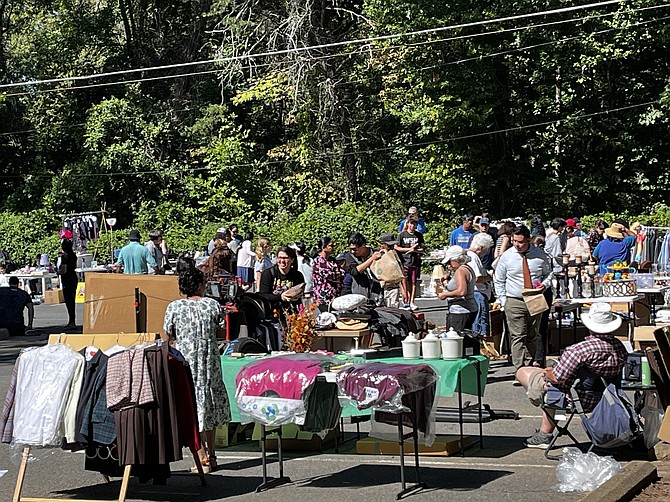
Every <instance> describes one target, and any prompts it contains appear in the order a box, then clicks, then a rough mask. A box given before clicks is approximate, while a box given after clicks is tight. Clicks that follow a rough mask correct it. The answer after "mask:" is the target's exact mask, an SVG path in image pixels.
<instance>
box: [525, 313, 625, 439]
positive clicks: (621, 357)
mask: <svg viewBox="0 0 670 502" xmlns="http://www.w3.org/2000/svg"><path fill="white" fill-rule="evenodd" d="M581 319H582V322H583V323H584V326H586V328H587V329H588V330H589V332H590V335H588V336H587V337H586V338H585V339H584V340H583V341H581V342H579V343H576V344H574V345H570V346H569V347H568V348H566V349H565V350H564V351H563V354H562V355H561V358H560V359H559V361H558V363H557V364H556V365H555V366H553V367H548V368H544V369H543V368H535V367H532V366H523V367H521V368H519V369H518V370H517V372H516V378H517V380H518V381H519V382H520V383H521V385H522V386H523V387H524V389H526V394H527V395H528V399H529V400H530V402H531V403H532V404H533V405H534V406H540V405H541V404H542V402H543V401H544V398H545V395H546V393H547V390H548V389H549V388H550V387H554V388H556V389H558V390H559V391H561V392H563V393H564V394H566V397H567V398H568V399H570V390H571V389H572V387H573V384H574V383H575V381H576V380H577V379H579V380H580V384H579V385H578V386H576V388H575V390H576V391H577V394H578V396H579V400H580V401H581V403H582V406H583V408H584V411H585V412H586V413H590V412H591V411H593V409H594V408H595V407H596V405H597V404H598V402H599V401H600V399H601V398H602V394H603V390H604V388H603V385H602V380H604V381H605V382H607V383H613V382H615V381H617V380H619V379H620V378H621V370H622V369H623V367H624V366H625V365H626V360H627V359H628V352H627V351H626V348H625V347H624V345H623V343H621V341H620V340H619V339H617V338H615V337H614V332H615V331H616V330H617V329H618V328H619V326H621V322H622V321H621V317H619V316H617V315H616V314H614V313H613V312H612V310H611V307H610V305H609V304H607V303H594V304H592V305H591V308H590V310H589V313H588V314H582V316H581ZM544 412H545V414H546V413H550V412H551V410H544ZM545 414H543V415H542V423H541V425H540V429H539V430H538V431H537V432H536V433H535V434H533V435H532V436H531V437H529V438H528V439H526V441H525V444H526V446H527V447H528V448H542V449H546V448H547V446H548V445H549V443H550V442H551V439H552V437H553V433H554V428H555V427H554V424H553V423H552V422H551V421H550V420H549V419H548V418H547V416H546V415H545Z"/></svg>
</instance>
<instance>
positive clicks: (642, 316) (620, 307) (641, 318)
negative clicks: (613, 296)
mask: <svg viewBox="0 0 670 502" xmlns="http://www.w3.org/2000/svg"><path fill="white" fill-rule="evenodd" d="M611 305H612V312H621V313H623V314H628V304H627V303H624V302H615V303H612V304H611ZM633 307H634V308H633V311H634V312H635V318H636V319H637V325H638V326H646V325H648V324H649V316H650V311H649V306H648V305H646V304H644V303H642V302H635V303H634V304H633Z"/></svg>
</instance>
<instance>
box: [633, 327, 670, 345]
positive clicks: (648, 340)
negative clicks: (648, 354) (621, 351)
mask: <svg viewBox="0 0 670 502" xmlns="http://www.w3.org/2000/svg"><path fill="white" fill-rule="evenodd" d="M665 326H670V325H669V324H661V323H659V324H657V325H656V326H636V327H635V329H634V330H633V341H634V345H635V350H645V349H646V348H647V347H651V348H654V347H656V339H655V338H654V331H656V330H657V329H660V328H663V327H665Z"/></svg>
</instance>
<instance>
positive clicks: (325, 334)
mask: <svg viewBox="0 0 670 502" xmlns="http://www.w3.org/2000/svg"><path fill="white" fill-rule="evenodd" d="M317 333H318V334H319V337H320V338H322V339H323V342H324V345H325V347H324V348H325V349H326V350H329V351H331V352H335V340H337V339H345V340H353V342H354V349H356V350H358V349H359V348H360V346H361V345H362V344H363V345H364V344H365V343H366V341H367V345H368V346H370V344H371V342H372V331H370V330H369V329H362V330H344V329H329V330H326V331H317ZM315 343H317V344H318V341H316V342H315ZM315 348H318V345H317V346H316V347H315Z"/></svg>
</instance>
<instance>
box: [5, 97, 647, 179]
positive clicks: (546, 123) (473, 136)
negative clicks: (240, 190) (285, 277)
mask: <svg viewBox="0 0 670 502" xmlns="http://www.w3.org/2000/svg"><path fill="white" fill-rule="evenodd" d="M657 103H659V100H655V101H647V102H645V103H638V104H633V105H627V106H621V107H618V108H610V109H608V110H601V111H598V112H592V113H585V114H582V115H577V116H574V117H564V118H559V119H554V120H547V121H544V122H537V123H535V124H526V125H520V126H514V127H508V128H505V129H497V130H494V131H485V132H480V133H473V134H464V135H461V136H453V137H451V138H444V139H441V140H433V141H424V142H420V143H405V144H400V145H392V146H388V147H383V148H374V149H369V150H359V151H354V152H351V153H337V154H336V153H331V154H322V155H318V156H315V157H314V159H312V160H313V161H322V160H328V159H330V158H342V157H345V156H351V155H369V154H374V153H380V152H389V151H393V150H397V149H398V148H421V147H424V146H430V145H441V144H444V143H449V142H453V141H460V140H466V139H476V138H483V137H486V136H493V135H496V134H505V133H509V132H517V131H522V130H526V129H536V128H539V127H545V126H549V125H554V124H558V123H561V122H571V121H575V120H582V119H587V118H592V117H597V116H600V115H609V114H611V113H616V112H620V111H624V110H632V109H635V108H640V107H644V106H650V105H653V104H657ZM287 162H288V161H286V160H271V161H267V162H262V161H257V162H248V163H242V164H230V165H226V166H224V167H226V168H229V169H238V168H243V167H253V166H256V165H258V164H259V163H262V164H263V165H264V166H269V165H280V164H286V163H287ZM210 169H211V167H193V168H188V169H184V170H182V171H181V172H182V173H183V172H190V173H195V172H198V171H208V170H210ZM70 174H71V175H74V176H79V177H98V176H132V175H139V174H163V173H162V172H159V171H135V172H122V171H117V172H112V173H81V172H71V173H70ZM34 176H35V177H37V178H40V177H41V178H50V177H52V176H50V175H34ZM20 177H22V176H19V175H0V179H1V178H20Z"/></svg>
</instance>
